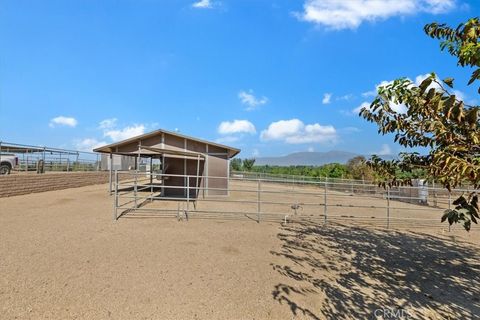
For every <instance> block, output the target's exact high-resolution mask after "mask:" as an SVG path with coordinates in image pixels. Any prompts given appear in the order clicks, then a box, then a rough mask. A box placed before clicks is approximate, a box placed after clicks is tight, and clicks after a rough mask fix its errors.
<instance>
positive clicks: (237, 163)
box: [230, 158, 242, 171]
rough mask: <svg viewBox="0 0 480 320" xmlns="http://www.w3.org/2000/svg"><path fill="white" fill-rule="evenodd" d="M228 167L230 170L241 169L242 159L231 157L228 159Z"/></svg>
mask: <svg viewBox="0 0 480 320" xmlns="http://www.w3.org/2000/svg"><path fill="white" fill-rule="evenodd" d="M230 169H231V170H232V171H242V159H240V158H233V159H231V160H230Z"/></svg>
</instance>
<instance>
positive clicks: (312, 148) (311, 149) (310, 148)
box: [307, 147, 315, 152]
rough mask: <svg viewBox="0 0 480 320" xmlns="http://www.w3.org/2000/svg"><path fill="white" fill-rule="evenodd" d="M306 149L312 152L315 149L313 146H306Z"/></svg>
mask: <svg viewBox="0 0 480 320" xmlns="http://www.w3.org/2000/svg"><path fill="white" fill-rule="evenodd" d="M307 151H308V152H314V151H315V148H314V147H308V149H307Z"/></svg>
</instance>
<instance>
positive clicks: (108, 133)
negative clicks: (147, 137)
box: [103, 124, 145, 142]
mask: <svg viewBox="0 0 480 320" xmlns="http://www.w3.org/2000/svg"><path fill="white" fill-rule="evenodd" d="M144 133H145V125H143V124H136V125H133V126H127V127H125V128H123V129H108V130H105V131H104V132H103V136H104V137H109V138H110V139H112V141H114V142H115V141H120V140H125V139H128V138H132V137H135V136H139V135H142V134H144Z"/></svg>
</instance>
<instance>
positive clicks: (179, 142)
mask: <svg viewBox="0 0 480 320" xmlns="http://www.w3.org/2000/svg"><path fill="white" fill-rule="evenodd" d="M165 144H168V145H170V146H173V147H177V148H180V149H183V148H184V147H185V139H183V138H180V137H175V136H171V135H169V134H165Z"/></svg>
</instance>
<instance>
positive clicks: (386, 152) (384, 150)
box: [372, 144, 392, 156]
mask: <svg viewBox="0 0 480 320" xmlns="http://www.w3.org/2000/svg"><path fill="white" fill-rule="evenodd" d="M372 153H373V154H376V155H379V156H390V155H392V149H391V148H390V146H389V145H388V144H382V148H381V149H380V150H379V151H377V152H372Z"/></svg>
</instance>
